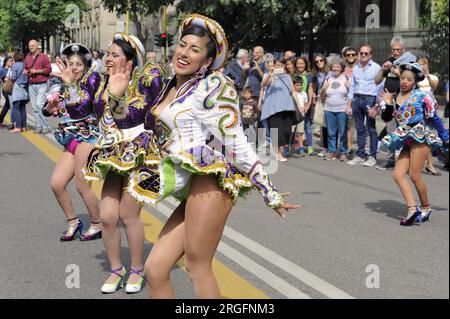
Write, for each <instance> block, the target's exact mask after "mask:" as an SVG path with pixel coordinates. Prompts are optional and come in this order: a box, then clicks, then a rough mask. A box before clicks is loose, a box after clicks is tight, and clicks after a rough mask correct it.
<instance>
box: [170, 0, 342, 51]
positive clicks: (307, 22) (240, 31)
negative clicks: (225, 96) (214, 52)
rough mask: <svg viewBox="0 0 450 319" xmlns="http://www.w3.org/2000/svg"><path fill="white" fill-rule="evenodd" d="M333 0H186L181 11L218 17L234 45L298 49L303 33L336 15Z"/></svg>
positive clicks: (322, 24)
mask: <svg viewBox="0 0 450 319" xmlns="http://www.w3.org/2000/svg"><path fill="white" fill-rule="evenodd" d="M333 4H334V0H298V1H292V0H184V1H180V2H179V3H178V6H177V9H178V10H179V11H181V12H186V13H188V12H196V13H201V14H205V15H207V16H210V17H212V18H214V19H216V20H217V21H218V22H219V23H220V24H221V25H222V26H223V28H224V29H225V31H226V33H227V36H228V38H229V42H230V43H231V44H232V46H233V47H234V48H236V47H240V46H243V47H248V46H249V45H252V46H253V45H256V44H263V45H264V46H265V47H266V48H268V49H272V50H286V49H294V50H295V49H297V48H295V47H292V46H293V43H298V39H299V38H300V36H302V35H308V36H309V37H310V36H311V35H312V33H313V30H314V32H317V31H319V30H320V29H321V28H323V27H324V26H325V25H326V24H327V23H328V22H329V21H330V20H331V19H332V18H333V17H334V16H335V14H336V12H335V10H334V9H333V7H332V6H333Z"/></svg>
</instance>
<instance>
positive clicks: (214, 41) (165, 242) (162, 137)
mask: <svg viewBox="0 0 450 319" xmlns="http://www.w3.org/2000/svg"><path fill="white" fill-rule="evenodd" d="M227 56H228V43H227V39H226V36H225V33H224V31H223V29H222V27H221V26H220V25H219V24H218V23H217V22H216V21H214V20H212V19H209V18H207V17H204V16H201V15H196V14H195V15H190V16H188V17H187V18H186V19H185V20H184V22H183V23H182V35H181V38H180V42H179V44H178V46H177V47H176V50H175V53H174V55H173V60H172V63H173V67H174V71H175V75H174V76H173V77H172V78H171V79H170V80H169V81H168V83H167V86H166V88H165V89H164V91H163V92H162V94H161V95H160V97H159V98H158V100H157V101H156V103H155V106H154V107H153V108H152V110H151V112H149V114H148V121H149V122H153V121H154V122H155V133H156V135H157V137H158V142H159V143H160V147H161V155H162V156H163V160H162V161H161V163H160V166H159V174H160V176H157V175H154V174H153V175H152V173H151V172H145V173H148V176H149V178H148V183H146V180H142V181H141V183H140V184H138V185H134V186H144V187H145V186H147V187H150V189H151V190H152V191H155V190H157V189H159V196H158V198H157V199H156V200H155V198H152V197H151V196H147V197H146V196H145V194H141V195H142V197H140V199H146V201H147V202H148V203H155V202H157V201H159V200H161V199H163V198H165V197H167V196H170V195H171V196H174V197H176V198H179V199H180V200H181V204H180V205H179V206H178V207H177V208H176V209H175V211H174V212H173V213H172V215H171V216H170V218H169V220H168V221H167V222H166V224H165V225H164V228H163V229H162V231H161V233H160V235H159V238H158V241H157V242H156V243H155V244H154V246H153V248H152V251H151V252H150V255H149V257H148V259H147V262H146V267H145V270H146V278H147V283H148V286H149V292H150V296H151V297H153V298H173V297H174V292H173V289H172V287H171V284H170V272H171V270H172V268H173V266H174V265H175V264H176V262H177V261H178V260H179V259H180V258H181V257H182V256H185V261H186V270H187V272H188V275H189V277H190V278H191V280H192V282H193V284H194V289H195V294H196V296H197V297H199V298H219V297H220V291H219V286H218V284H217V281H216V278H215V277H214V274H213V272H212V260H213V257H214V254H215V252H216V249H217V245H218V244H219V241H220V238H221V237H222V232H223V229H224V226H225V223H226V220H227V217H228V215H229V213H230V211H231V209H232V206H233V204H235V203H236V201H237V199H238V197H240V196H243V194H244V193H246V192H247V191H249V190H251V188H253V187H255V188H256V189H258V191H259V192H260V193H261V195H262V196H263V198H264V201H265V202H266V205H267V206H268V207H270V208H272V209H274V210H275V211H276V212H277V213H278V214H279V215H280V216H281V217H283V218H284V217H285V212H284V210H286V211H288V210H290V209H294V208H298V207H299V206H298V205H291V204H288V203H286V202H285V201H284V199H283V196H284V195H285V194H281V193H279V192H278V191H277V190H276V188H275V187H274V186H273V185H272V183H271V181H270V180H269V178H268V177H267V174H266V172H265V171H264V169H263V166H262V165H261V163H260V162H259V159H258V156H257V155H256V153H255V152H254V150H253V149H252V148H251V146H250V145H249V144H248V143H247V139H246V137H245V135H244V132H243V129H242V125H241V122H240V118H239V104H238V95H237V92H236V90H235V88H234V85H233V83H232V81H231V80H230V79H228V78H226V77H225V76H224V75H223V74H222V73H219V72H215V70H218V69H220V68H221V67H222V65H223V64H224V63H225V61H226V58H227ZM210 134H213V135H214V136H215V137H216V138H217V139H218V140H220V141H221V143H222V145H223V146H224V147H225V150H226V156H224V155H223V154H222V153H221V152H218V151H216V150H214V149H212V148H211V147H210V146H209V145H207V142H206V141H207V140H208V139H209V136H210ZM151 153H152V151H150V154H151ZM233 157H234V161H233ZM133 174H137V173H136V172H135V173H133ZM158 177H160V179H159V178H158ZM131 180H133V178H132V179H131ZM131 186H133V185H131ZM152 194H153V193H152Z"/></svg>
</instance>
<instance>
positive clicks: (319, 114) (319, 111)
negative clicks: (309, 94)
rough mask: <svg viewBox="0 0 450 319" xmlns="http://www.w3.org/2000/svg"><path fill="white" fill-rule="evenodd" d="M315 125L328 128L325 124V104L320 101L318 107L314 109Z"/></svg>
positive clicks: (317, 103)
mask: <svg viewBox="0 0 450 319" xmlns="http://www.w3.org/2000/svg"><path fill="white" fill-rule="evenodd" d="M313 121H314V123H315V124H317V125H320V126H322V127H326V123H325V112H324V109H323V103H322V101H321V100H320V99H318V100H317V102H316V105H315V107H314V119H313Z"/></svg>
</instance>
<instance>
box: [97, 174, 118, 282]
mask: <svg viewBox="0 0 450 319" xmlns="http://www.w3.org/2000/svg"><path fill="white" fill-rule="evenodd" d="M122 185H123V179H122V177H121V176H119V175H117V174H114V173H113V172H109V173H108V175H107V176H106V178H105V182H104V184H103V189H102V199H101V201H100V217H101V219H102V223H103V243H104V244H105V249H106V254H107V255H108V259H109V263H110V265H111V269H117V268H120V267H121V266H122V261H121V260H120V230H119V227H118V223H119V216H120V214H119V212H120V198H121V194H122V188H123V187H122ZM116 280H117V276H116V275H111V276H110V277H109V278H108V280H107V281H106V282H107V283H111V284H112V283H114V282H115V281H116Z"/></svg>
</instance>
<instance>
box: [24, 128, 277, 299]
mask: <svg viewBox="0 0 450 319" xmlns="http://www.w3.org/2000/svg"><path fill="white" fill-rule="evenodd" d="M21 135H23V137H25V138H26V139H27V140H28V141H30V142H31V143H32V144H33V145H34V146H36V147H37V148H38V149H39V150H40V151H41V152H42V153H44V154H45V155H46V156H47V157H48V158H50V159H51V160H52V161H53V162H55V163H56V162H57V161H58V159H59V157H60V156H61V153H62V151H61V150H60V149H59V148H58V147H57V146H55V145H54V144H53V143H51V142H50V141H49V140H48V139H46V138H44V137H42V136H41V135H40V134H34V133H32V132H31V131H27V132H24V133H21ZM102 185H103V183H102V182H94V183H93V184H92V188H93V190H94V192H95V193H96V195H97V197H98V198H100V194H101V190H102ZM142 211H143V212H144V213H145V214H141V220H142V223H143V224H144V232H145V238H146V239H147V240H148V241H149V242H151V243H155V242H156V239H157V237H158V235H159V233H160V232H161V229H162V227H163V223H162V222H161V221H160V220H159V219H158V218H156V217H155V216H153V215H152V214H151V213H150V212H149V211H148V210H146V209H142ZM177 264H178V266H179V267H180V268H181V269H183V270H184V271H186V268H185V265H184V258H183V259H181V260H180V261H179V262H178V263H177ZM213 271H214V274H215V275H216V278H217V281H218V283H219V287H220V292H221V294H222V297H224V298H230V299H268V298H269V297H268V296H267V295H266V294H264V293H263V292H262V291H261V290H259V289H257V288H256V287H254V286H253V285H252V284H251V283H249V282H248V281H247V280H245V279H244V278H242V277H241V276H239V275H238V274H237V273H235V272H234V271H232V270H231V269H230V268H228V267H227V266H225V265H224V264H223V263H221V262H220V261H218V260H217V259H214V260H213Z"/></svg>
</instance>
